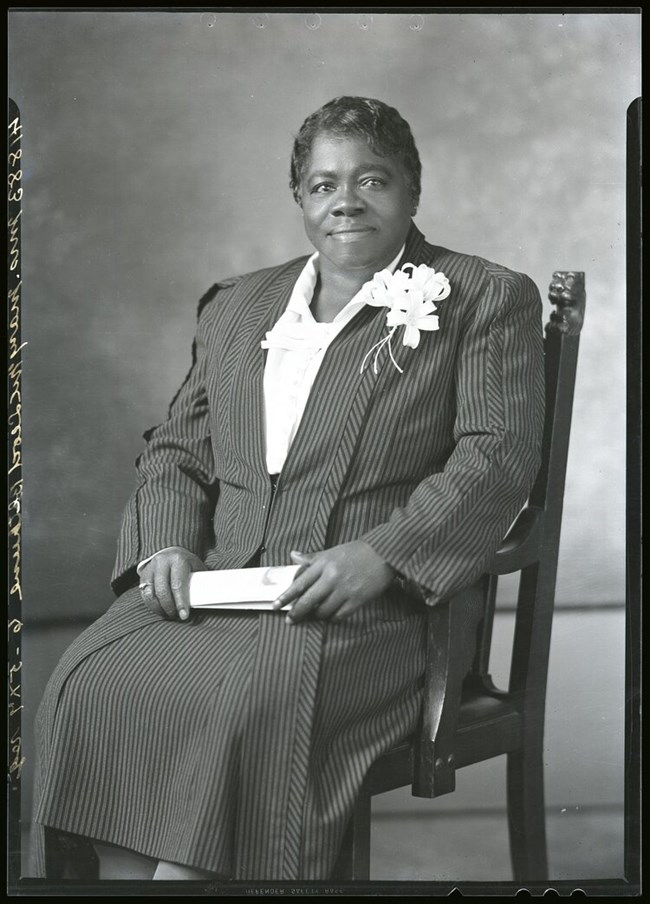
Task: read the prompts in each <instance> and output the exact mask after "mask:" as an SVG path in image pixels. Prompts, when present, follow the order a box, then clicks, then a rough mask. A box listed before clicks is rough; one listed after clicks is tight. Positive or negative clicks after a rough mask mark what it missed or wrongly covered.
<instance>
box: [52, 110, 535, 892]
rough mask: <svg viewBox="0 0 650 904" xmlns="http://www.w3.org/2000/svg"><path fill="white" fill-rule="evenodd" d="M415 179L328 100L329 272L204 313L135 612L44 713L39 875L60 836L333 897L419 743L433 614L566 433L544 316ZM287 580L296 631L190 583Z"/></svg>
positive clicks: (234, 291) (72, 664)
mask: <svg viewBox="0 0 650 904" xmlns="http://www.w3.org/2000/svg"><path fill="white" fill-rule="evenodd" d="M420 171H421V167H420V160H419V156H418V152H417V149H416V146H415V143H414V141H413V137H412V134H411V130H410V128H409V126H408V124H407V123H406V122H405V121H404V120H403V119H402V117H401V116H400V115H399V113H398V112H397V111H396V110H395V109H393V108H392V107H389V106H387V105H386V104H384V103H381V102H379V101H376V100H370V99H367V98H360V97H340V98H337V99H335V100H333V101H331V102H329V103H327V104H325V106H324V107H322V108H321V109H320V110H318V111H316V112H315V113H313V114H312V115H311V116H309V117H308V118H307V120H306V121H305V122H304V124H303V125H302V127H301V129H300V131H299V133H298V136H297V138H296V140H295V144H294V148H293V156H292V161H291V187H292V189H293V193H294V197H295V199H296V201H297V203H298V205H299V206H300V208H301V210H302V215H303V218H304V225H305V231H306V233H307V236H308V237H309V239H310V241H311V243H312V244H313V245H314V247H315V249H316V253H315V254H314V255H312V256H311V257H309V258H306V257H299V258H297V259H295V260H292V261H289V262H288V263H285V264H281V265H280V266H277V267H271V268H269V269H264V270H259V271H257V272H254V273H250V274H248V275H246V276H242V277H239V278H237V279H233V280H228V281H226V282H224V283H217V284H216V285H215V286H214V287H213V289H212V290H211V291H210V292H209V293H208V294H207V295H206V296H205V298H204V299H203V301H202V303H201V306H200V311H199V318H198V326H197V332H196V340H195V346H194V360H193V364H192V368H191V371H190V373H189V375H188V376H187V378H186V380H185V382H184V383H183V385H182V387H181V389H180V390H179V392H178V394H177V395H176V397H175V399H174V400H173V402H172V404H171V408H170V411H169V416H168V418H167V420H166V421H165V422H164V423H163V424H161V425H160V426H158V427H156V428H155V429H153V430H151V431H149V432H148V433H147V434H146V437H145V438H146V446H145V448H144V451H143V452H142V454H141V456H140V457H139V459H138V461H137V474H138V483H137V488H136V490H135V492H134V493H133V495H132V497H131V499H130V501H129V503H128V505H127V508H126V512H125V515H124V522H123V526H122V531H121V534H120V538H119V548H118V556H117V563H116V566H115V571H114V576H113V587H114V589H115V591H116V593H117V594H118V599H117V601H116V602H115V603H114V604H113V605H112V607H111V608H110V609H109V610H108V611H107V612H106V613H105V614H104V615H103V616H102V617H101V618H100V619H99V620H98V621H97V622H96V623H95V624H94V625H92V626H91V627H90V628H89V629H88V630H86V631H85V632H84V633H83V634H82V635H81V636H80V637H79V638H78V639H77V640H76V641H75V643H74V644H73V645H72V646H71V647H70V648H69V649H68V650H67V652H66V653H65V655H64V656H63V658H62V660H61V662H60V664H59V665H58V667H57V669H56V671H55V673H54V675H53V676H52V678H51V680H50V683H49V685H48V688H47V691H46V694H45V697H44V700H43V702H42V705H41V708H40V710H39V720H38V735H39V738H40V767H41V768H40V775H39V778H38V783H39V784H38V792H37V800H36V813H35V822H36V824H37V828H38V831H37V836H38V837H37V839H36V841H37V844H36V863H37V872H38V873H39V874H41V875H42V874H43V873H44V871H45V860H44V857H43V845H42V840H43V828H44V827H47V829H48V831H50V832H52V831H53V830H56V831H57V832H60V833H67V836H68V837H69V836H83V837H84V838H87V839H92V840H94V841H95V842H102V841H103V842H108V843H110V844H113V845H118V846H120V847H122V848H125V849H128V850H130V851H134V852H137V853H140V854H143V855H146V856H148V857H151V858H155V860H156V861H158V862H159V865H158V867H157V869H156V872H155V875H154V878H160V877H168V876H173V877H187V878H192V877H197V876H205V875H206V874H215V875H218V876H225V877H231V878H234V879H269V880H271V879H275V880H295V879H327V878H329V877H331V874H332V870H333V868H334V865H335V862H336V859H337V855H338V853H339V849H340V846H341V842H342V838H343V834H344V831H345V828H346V824H347V822H348V819H349V816H350V813H351V811H352V808H353V805H354V802H355V798H356V796H357V794H358V791H359V789H360V786H361V784H362V782H363V779H364V776H365V775H366V773H367V771H368V768H369V767H370V765H371V764H372V763H373V761H374V760H375V759H377V758H378V757H379V756H380V755H381V754H382V753H384V752H385V751H386V750H388V749H390V748H391V747H392V746H393V745H395V744H396V743H397V742H399V741H400V740H402V739H404V738H405V737H407V736H408V735H409V734H411V733H412V732H413V731H414V729H415V727H416V725H417V721H418V713H419V709H420V703H421V694H422V678H423V670H424V657H425V630H424V628H425V623H426V619H425V614H426V608H427V606H432V605H435V604H436V603H438V602H439V601H440V600H442V599H445V598H446V597H448V596H449V595H450V594H451V593H452V592H454V591H457V590H459V589H460V588H462V587H469V586H470V585H472V584H473V582H475V581H476V580H477V578H478V576H479V575H480V574H481V572H482V570H483V569H484V568H485V566H486V563H487V562H488V560H489V559H490V557H491V556H492V554H493V552H494V551H495V549H496V548H497V546H498V544H499V542H500V541H501V539H502V538H503V536H504V534H505V532H506V529H507V528H508V526H509V524H510V523H511V522H512V520H513V518H514V516H515V515H516V513H517V511H518V510H519V508H520V507H521V506H522V504H523V503H524V501H525V499H526V497H527V494H528V492H529V489H530V487H531V485H532V482H533V480H534V478H535V475H536V471H537V468H538V460H539V458H538V457H539V448H540V440H541V427H542V418H543V360H542V355H543V352H542V330H541V303H540V299H539V294H538V292H537V290H536V288H535V286H534V285H533V283H532V282H531V280H530V279H529V278H528V277H526V276H524V275H521V274H518V273H514V272H512V271H510V270H507V269H505V268H504V267H501V266H499V265H498V264H494V263H490V262H489V261H486V260H483V259H481V258H478V257H471V256H468V255H465V254H458V253H455V252H453V251H449V250H447V249H445V248H442V247H439V246H435V245H431V244H429V243H428V242H427V241H425V239H424V237H423V236H422V235H421V233H420V232H419V231H418V230H417V228H416V227H415V225H414V224H413V222H412V218H413V216H414V215H415V212H416V209H417V206H418V201H419V196H420ZM291 563H295V564H297V565H299V566H300V568H299V570H298V572H297V575H296V577H295V579H294V582H293V584H292V585H291V587H290V588H289V590H288V591H287V592H286V593H285V594H283V596H281V597H280V599H279V600H278V602H277V604H276V608H275V610H274V611H267V612H242V613H237V612H232V611H230V612H215V611H205V610H204V611H200V612H197V611H192V612H190V606H189V594H188V583H189V577H190V575H191V573H192V572H194V571H197V570H204V569H213V570H214V569H231V568H240V567H244V566H250V565H267V564H268V565H287V564H291ZM467 600H468V602H467V611H466V612H465V613H464V616H465V618H466V624H467V636H468V639H469V640H468V646H467V667H468V668H469V665H470V663H471V658H472V638H473V635H474V633H475V627H476V624H477V621H478V619H479V618H480V615H481V599H480V595H479V594H478V593H476V594H474V595H472V594H471V593H470V594H468V596H467ZM472 600H475V603H472Z"/></svg>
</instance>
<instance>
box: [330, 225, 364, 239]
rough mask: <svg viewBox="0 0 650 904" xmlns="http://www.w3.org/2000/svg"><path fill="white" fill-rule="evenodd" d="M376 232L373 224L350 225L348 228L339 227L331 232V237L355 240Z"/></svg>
mask: <svg viewBox="0 0 650 904" xmlns="http://www.w3.org/2000/svg"><path fill="white" fill-rule="evenodd" d="M370 232H374V229H373V228H372V226H350V227H349V228H348V229H337V230H336V231H335V232H330V237H331V238H333V239H336V240H337V241H339V242H354V241H357V240H359V239H362V238H364V237H365V236H367V235H368V234H369V233H370Z"/></svg>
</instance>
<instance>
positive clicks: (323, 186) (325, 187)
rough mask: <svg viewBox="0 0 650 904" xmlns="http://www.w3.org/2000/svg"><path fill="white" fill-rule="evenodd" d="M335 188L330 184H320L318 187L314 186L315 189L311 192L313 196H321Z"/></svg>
mask: <svg viewBox="0 0 650 904" xmlns="http://www.w3.org/2000/svg"><path fill="white" fill-rule="evenodd" d="M333 188H334V186H333V185H330V183H329V182H319V184H318V185H314V187H313V188H312V190H311V193H312V195H320V194H324V193H325V192H328V191H332V190H333Z"/></svg>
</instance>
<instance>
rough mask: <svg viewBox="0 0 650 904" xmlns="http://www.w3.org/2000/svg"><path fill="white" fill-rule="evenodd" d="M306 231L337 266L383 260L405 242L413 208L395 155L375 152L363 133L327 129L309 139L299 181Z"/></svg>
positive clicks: (371, 266) (377, 264) (373, 266)
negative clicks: (309, 147) (346, 134)
mask: <svg viewBox="0 0 650 904" xmlns="http://www.w3.org/2000/svg"><path fill="white" fill-rule="evenodd" d="M301 201H302V210H303V215H304V221H305V231H306V233H307V236H308V238H309V240H310V241H311V243H312V244H313V245H314V247H315V248H316V249H317V251H319V252H320V254H321V256H322V257H325V258H326V259H327V260H328V261H329V262H330V263H331V264H333V265H334V267H336V268H337V269H341V270H368V271H372V272H373V273H374V272H376V271H377V270H381V269H382V268H383V267H385V266H387V265H388V264H389V263H390V262H391V261H392V260H393V258H394V257H395V255H396V254H397V252H398V251H399V249H400V248H401V247H402V245H403V244H404V241H405V239H406V233H407V232H408V229H409V225H410V223H411V216H412V215H413V213H414V210H413V202H412V199H411V194H410V191H409V185H408V181H407V179H406V176H405V174H404V171H403V169H402V166H401V165H400V163H399V162H398V161H397V160H396V159H395V158H394V157H378V156H377V155H376V154H375V153H373V152H372V151H371V149H370V146H369V145H368V142H367V141H365V140H364V139H363V138H353V137H349V138H339V137H336V136H333V135H329V134H327V133H323V134H321V135H318V136H317V137H316V139H315V140H314V143H313V146H312V150H311V154H310V156H309V159H308V161H307V166H306V167H305V170H304V173H303V178H302V182H301Z"/></svg>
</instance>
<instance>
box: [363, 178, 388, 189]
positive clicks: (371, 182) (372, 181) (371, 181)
mask: <svg viewBox="0 0 650 904" xmlns="http://www.w3.org/2000/svg"><path fill="white" fill-rule="evenodd" d="M385 184H386V183H385V182H384V180H383V179H379V178H378V177H377V176H370V177H369V178H368V179H364V180H363V183H362V185H368V186H370V188H378V187H381V186H383V185H385Z"/></svg>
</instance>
